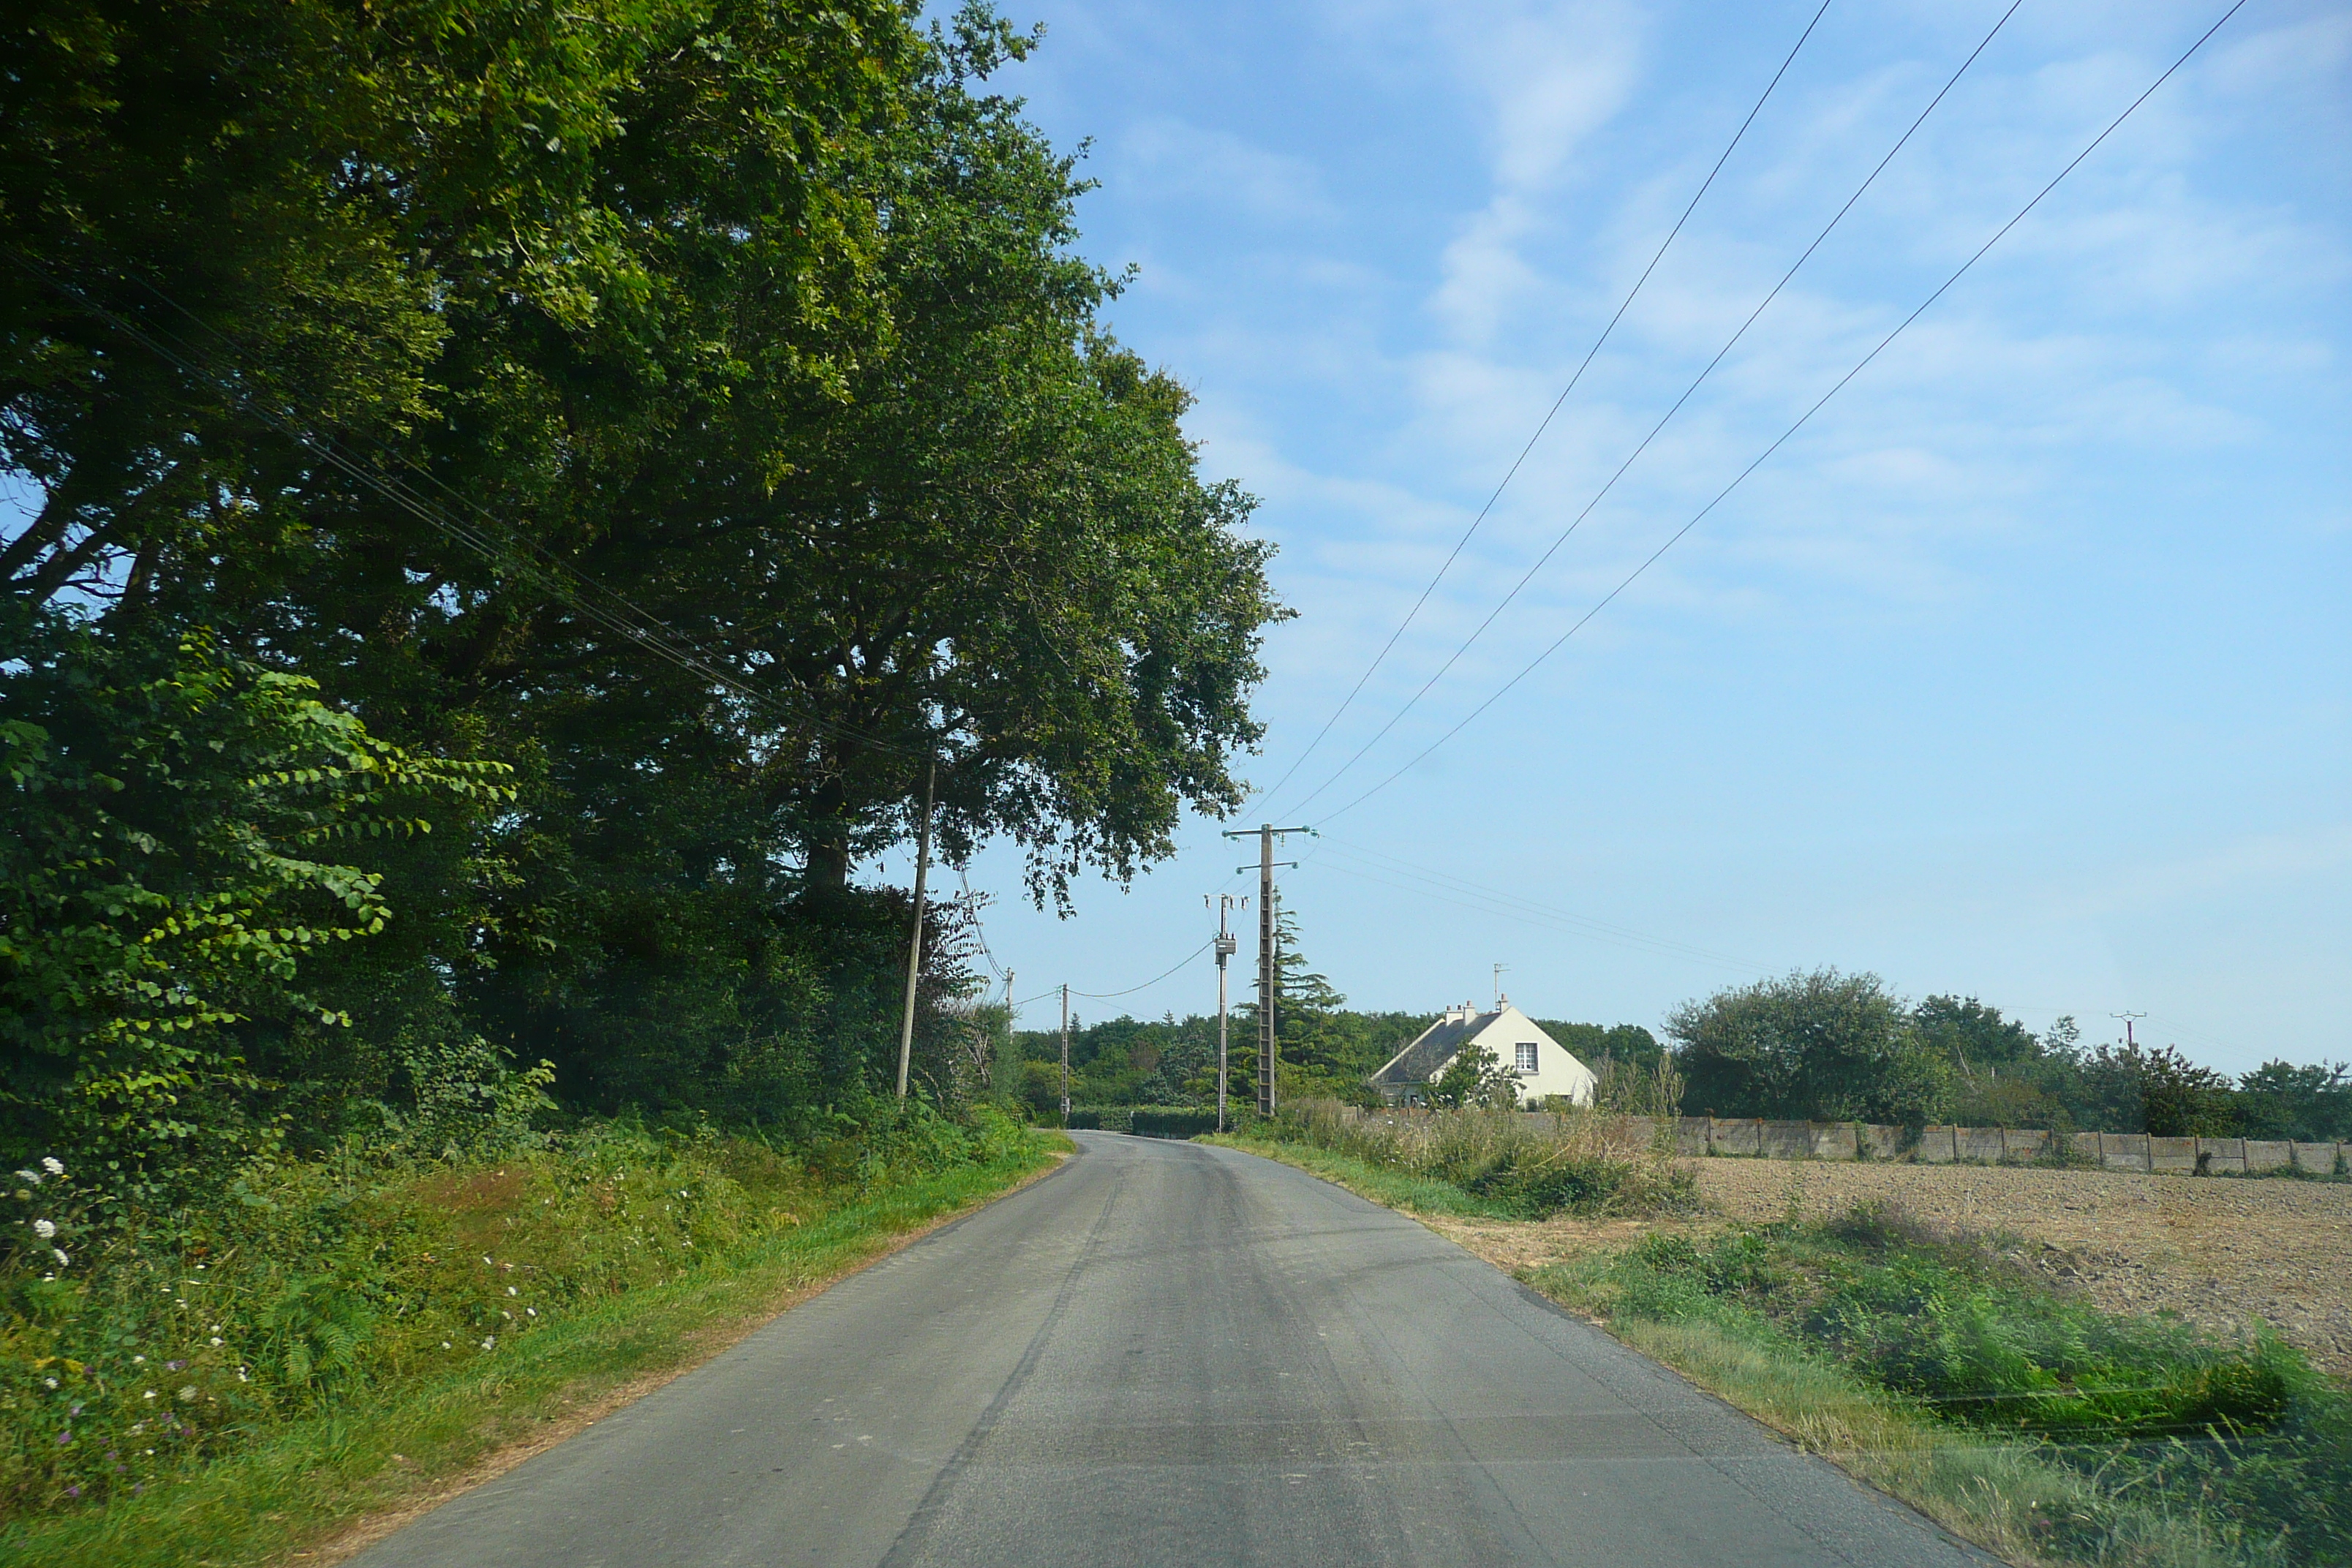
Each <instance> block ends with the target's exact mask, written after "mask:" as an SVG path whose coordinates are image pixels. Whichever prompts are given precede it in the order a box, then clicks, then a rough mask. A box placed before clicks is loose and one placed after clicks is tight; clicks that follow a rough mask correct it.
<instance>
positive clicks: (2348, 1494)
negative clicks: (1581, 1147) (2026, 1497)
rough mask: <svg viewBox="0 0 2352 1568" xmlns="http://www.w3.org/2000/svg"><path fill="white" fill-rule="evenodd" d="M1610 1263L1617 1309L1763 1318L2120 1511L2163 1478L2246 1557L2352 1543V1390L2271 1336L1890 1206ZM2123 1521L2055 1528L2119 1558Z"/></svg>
mask: <svg viewBox="0 0 2352 1568" xmlns="http://www.w3.org/2000/svg"><path fill="white" fill-rule="evenodd" d="M1604 1268H1605V1273H1604V1275H1603V1279H1604V1281H1605V1286H1604V1289H1603V1292H1602V1294H1603V1296H1604V1297H1605V1299H1606V1300H1608V1302H1609V1304H1610V1310H1611V1311H1612V1313H1613V1314H1619V1315H1623V1316H1628V1317H1632V1318H1636V1319H1641V1320H1646V1321H1663V1322H1675V1321H1723V1322H1725V1323H1727V1324H1735V1325H1736V1324H1737V1323H1738V1322H1740V1321H1752V1322H1759V1323H1760V1324H1762V1325H1764V1326H1765V1327H1766V1328H1767V1329H1768V1330H1769V1332H1770V1333H1771V1334H1773V1335H1775V1336H1778V1338H1779V1340H1780V1342H1781V1343H1783V1344H1785V1345H1788V1346H1790V1347H1791V1348H1792V1349H1793V1350H1795V1351H1796V1352H1798V1353H1801V1354H1803V1355H1807V1356H1812V1357H1819V1358H1822V1359H1824V1360H1828V1361H1831V1362H1834V1363H1836V1364H1838V1365H1839V1366H1841V1367H1843V1369H1845V1370H1846V1371H1847V1372H1848V1373H1851V1374H1853V1375H1854V1376H1856V1377H1859V1378H1861V1379H1863V1380H1864V1381H1866V1382H1868V1383H1869V1384H1874V1385H1875V1386H1876V1387H1878V1388H1880V1389H1882V1390H1884V1391H1885V1393H1886V1394H1888V1395H1890V1396H1892V1397H1894V1398H1896V1399H1899V1400H1901V1401H1903V1402H1904V1403H1906V1404H1907V1405H1911V1406H1913V1407H1914V1408H1916V1409H1918V1410H1919V1411H1921V1412H1923V1413H1925V1414H1927V1415H1930V1416H1932V1417H1933V1418H1934V1419H1936V1420H1937V1421H1941V1422H1946V1423H1949V1424H1951V1425H1953V1426H1962V1427H1969V1428H1975V1429H1979V1430H1983V1431H1987V1432H1993V1433H2000V1434H2005V1435H2007V1436H2009V1437H2011V1439H2013V1440H2022V1441H2025V1442H2029V1443H2032V1444H2036V1445H2038V1446H2039V1447H2040V1450H2041V1451H2042V1452H2043V1453H2045V1454H2047V1455H2048V1456H2049V1457H2051V1458H2053V1459H2055V1460H2057V1461H2058V1462H2060V1463H2062V1464H2063V1465H2065V1466H2068V1467H2070V1468H2073V1469H2074V1470H2075V1471H2077V1472H2078V1473H2080V1474H2081V1475H2082V1476H2084V1478H2086V1479H2088V1480H2089V1481H2090V1482H2091V1483H2092V1485H2093V1488H2094V1492H2095V1496H2097V1497H2103V1498H2105V1500H2107V1501H2108V1503H2109V1505H2110V1507H2111V1509H2112V1506H2113V1505H2116V1504H2118V1503H2120V1502H2121V1501H2122V1500H2126V1499H2128V1498H2130V1497H2133V1496H2136V1495H2141V1494H2146V1495H2149V1496H2160V1497H2161V1498H2163V1499H2165V1500H2166V1502H2167V1506H2168V1508H2172V1509H2176V1510H2186V1511H2187V1512H2189V1513H2190V1514H2192V1515H2194V1516H2195V1518H2196V1521H2197V1522H2198V1524H2199V1525H2200V1528H2201V1530H2202V1531H2203V1533H2204V1534H2205V1537H2206V1539H2207V1540H2209V1541H2210V1542H2215V1543H2218V1544H2220V1545H2221V1547H2222V1548H2223V1551H2224V1560H2226V1561H2230V1562H2246V1563H2280V1564H2284V1563H2321V1562H2339V1561H2343V1560H2345V1557H2346V1554H2347V1552H2352V1508H2347V1501H2346V1500H2347V1498H2352V1396H2347V1394H2345V1392H2344V1391H2343V1390H2342V1389H2341V1388H2340V1387H2337V1386H2336V1385H2334V1384H2330V1383H2329V1382H2328V1380H2326V1378H2325V1377H2323V1376H2321V1375H2319V1374H2318V1373H2315V1372H2313V1371H2312V1370H2311V1369H2310V1367H2309V1366H2308V1365H2306V1364H2305V1363H2304V1361H2303V1359H2302V1358H2301V1357H2300V1356H2299V1355H2298V1354H2297V1353H2296V1352H2294V1351H2293V1350H2292V1349H2290V1348H2288V1347H2287V1346H2285V1345H2284V1344H2282V1343H2280V1342H2278V1341H2276V1340H2274V1339H2272V1338H2270V1337H2268V1336H2267V1335H2257V1336H2256V1337H2253V1338H2251V1339H2247V1340H2243V1341H2239V1340H2232V1339H2228V1338H2222V1337H2217V1336H2215V1335H2212V1334H2210V1333H2208V1332H2206V1331H2202V1330H2200V1329H2197V1328H2195V1327H2193V1326H2191V1325H2189V1324H2187V1323H2184V1322H2181V1321H2178V1320H2176V1319H2170V1318H2144V1317H2135V1316H2126V1315H2119V1314H2113V1313H2107V1312H2104V1311H2101V1310H2098V1309H2096V1308H2095V1307H2093V1306H2091V1305H2090V1304H2089V1303H2087V1302H2086V1301H2084V1300H2080V1299H2078V1298H2075V1297H2073V1296H2069V1295H2063V1294H2060V1293H2057V1292H2054V1291H2053V1290H2052V1289H2050V1288H2049V1287H2048V1286H2047V1285H2046V1284H2045V1283H2044V1282H2042V1280H2041V1279H2039V1278H2038V1277H2036V1276H2034V1275H2032V1273H2031V1272H2030V1271H2029V1270H2027V1269H2026V1268H2024V1267H2023V1266H2022V1265H2021V1264H2020V1263H2018V1262H2016V1261H2014V1260H2013V1259H2012V1258H2011V1257H2010V1256H2009V1254H2008V1253H2006V1252H2005V1251H2004V1250H2003V1249H2002V1248H2001V1247H2000V1246H1999V1245H1998V1244H1997V1243H1994V1242H1990V1241H1988V1240H1986V1239H1984V1238H1981V1237H1969V1236H1965V1235H1957V1234H1952V1233H1947V1232H1942V1231H1938V1230H1937V1229H1935V1228H1934V1227H1932V1226H1927V1225H1924V1224H1922V1223H1920V1222H1918V1221H1916V1220H1914V1219H1912V1218H1910V1217H1909V1216H1907V1215H1905V1214H1904V1213H1903V1212H1902V1211H1900V1210H1899V1209H1895V1208H1891V1207H1887V1206H1884V1205H1864V1206H1863V1207H1860V1208H1857V1209H1855V1210H1853V1212H1851V1213H1849V1214H1846V1215H1841V1216H1838V1217H1836V1218H1833V1219H1831V1220H1827V1221H1822V1222H1818V1223H1812V1224H1802V1225H1785V1224H1784V1225H1772V1226H1735V1227H1732V1228H1730V1229H1728V1230H1726V1231H1724V1232H1721V1233H1719V1234H1717V1235H1715V1236H1712V1237H1691V1236H1686V1235H1677V1234H1659V1235H1654V1236H1651V1237H1644V1238H1643V1240H1642V1241H1641V1242H1640V1243H1639V1244H1637V1245H1636V1246H1635V1247H1632V1248H1630V1249H1628V1250H1627V1251H1626V1252H1624V1253H1623V1254H1622V1255H1619V1256H1618V1257H1617V1258H1615V1259H1614V1260H1613V1261H1612V1262H1610V1263H1608V1264H1607V1265H1605V1266H1604ZM2118 1528H2119V1526H2118V1522H2117V1520H2116V1518H2114V1517H2109V1516H2108V1515H2107V1514H2104V1513H2102V1512H2101V1511H2100V1510H2093V1511H2092V1512H2090V1513H2089V1514H2087V1515H2078V1516H2075V1517H2073V1518H2071V1519H2069V1518H2049V1519H2044V1520H2043V1521H2042V1529H2043V1531H2044V1532H2045V1533H2044V1536H2043V1539H2042V1540H2041V1541H2040V1542H2038V1544H2039V1545H2041V1546H2042V1548H2043V1549H2044V1550H2046V1551H2048V1552H2050V1553H2051V1554H2052V1555H2053V1556H2056V1557H2060V1558H2063V1559H2065V1560H2069V1561H2084V1562H2103V1561H2108V1560H2109V1557H2108V1555H2107V1553H2109V1552H2113V1551H2114V1550H2116V1544H2117V1540H2118V1537H2116V1533H2115V1532H2116V1530H2117V1529H2118Z"/></svg>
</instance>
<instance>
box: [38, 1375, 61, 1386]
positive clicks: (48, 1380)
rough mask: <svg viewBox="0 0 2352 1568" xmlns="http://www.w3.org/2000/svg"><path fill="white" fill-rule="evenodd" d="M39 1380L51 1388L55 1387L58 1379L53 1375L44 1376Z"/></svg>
mask: <svg viewBox="0 0 2352 1568" xmlns="http://www.w3.org/2000/svg"><path fill="white" fill-rule="evenodd" d="M41 1381H42V1382H43V1383H46V1384H48V1385H49V1386H50V1387H51V1388H55V1387H56V1386H57V1385H58V1380H57V1379H56V1378H54V1377H45V1378H43V1379H41Z"/></svg>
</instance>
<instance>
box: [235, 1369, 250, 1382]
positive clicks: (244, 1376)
mask: <svg viewBox="0 0 2352 1568" xmlns="http://www.w3.org/2000/svg"><path fill="white" fill-rule="evenodd" d="M236 1380H237V1382H239V1383H251V1382H252V1381H253V1373H250V1372H247V1370H246V1369H245V1368H243V1367H238V1368H237V1369H236Z"/></svg>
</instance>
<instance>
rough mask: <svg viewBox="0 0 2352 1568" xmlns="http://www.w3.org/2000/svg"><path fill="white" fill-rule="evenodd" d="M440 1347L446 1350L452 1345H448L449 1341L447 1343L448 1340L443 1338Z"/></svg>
mask: <svg viewBox="0 0 2352 1568" xmlns="http://www.w3.org/2000/svg"><path fill="white" fill-rule="evenodd" d="M441 1348H442V1349H443V1350H445V1351H446V1350H448V1349H450V1348H452V1347H451V1346H450V1343H449V1342H448V1341H447V1340H443V1341H442V1342H441Z"/></svg>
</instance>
